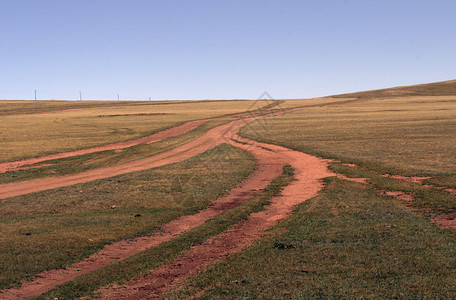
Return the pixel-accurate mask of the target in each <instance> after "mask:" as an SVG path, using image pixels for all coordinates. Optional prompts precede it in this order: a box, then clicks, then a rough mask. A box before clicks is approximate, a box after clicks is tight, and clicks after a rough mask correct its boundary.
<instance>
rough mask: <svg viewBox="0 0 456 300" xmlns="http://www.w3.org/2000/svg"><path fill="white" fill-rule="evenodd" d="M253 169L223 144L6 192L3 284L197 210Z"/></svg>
mask: <svg viewBox="0 0 456 300" xmlns="http://www.w3.org/2000/svg"><path fill="white" fill-rule="evenodd" d="M254 168H255V162H254V160H253V158H252V157H251V156H250V154H248V153H246V152H244V151H241V150H239V149H237V148H234V147H232V146H228V145H226V144H222V145H221V146H218V147H217V148H214V149H212V150H209V151H207V152H205V153H203V154H201V155H199V156H196V157H194V158H191V159H189V160H187V161H184V162H181V163H176V164H173V165H170V166H165V167H161V168H157V169H152V170H147V171H141V172H136V173H131V174H125V175H120V176H116V177H112V178H107V179H102V180H96V181H93V182H90V183H84V184H77V185H73V186H69V187H64V188H58V189H55V190H48V191H43V192H38V193H32V194H27V195H23V196H17V197H12V198H7V199H2V200H0V207H1V208H2V209H1V210H0V229H1V230H0V261H1V262H2V263H1V265H0V289H2V288H4V287H7V286H10V285H11V284H13V283H18V282H19V281H20V280H22V279H24V278H29V277H31V276H33V275H35V274H37V273H39V272H41V271H43V270H47V269H53V268H62V267H65V266H66V265H68V264H70V263H72V262H75V261H79V260H80V259H81V258H82V257H85V256H87V255H89V254H90V253H93V252H94V251H96V250H97V249H100V248H101V247H103V245H105V244H107V243H110V242H113V241H116V240H120V239H125V238H130V237H134V236H140V235H144V234H147V233H149V232H151V231H154V230H156V229H158V228H159V227H160V226H161V224H164V223H167V222H169V221H170V220H172V219H175V218H177V217H178V216H180V215H184V214H193V213H195V212H197V211H198V210H200V209H203V208H205V207H207V206H208V205H209V204H210V201H211V200H214V199H216V198H218V197H219V196H220V195H222V194H224V193H225V192H226V191H227V190H229V189H230V188H231V187H233V186H234V185H236V184H237V183H238V182H240V181H241V180H243V179H244V178H246V177H247V176H248V175H249V174H250V173H251V172H252V171H253V169H254ZM112 205H116V206H117V208H116V209H111V206H112ZM137 214H140V215H141V217H139V218H138V217H135V215H137Z"/></svg>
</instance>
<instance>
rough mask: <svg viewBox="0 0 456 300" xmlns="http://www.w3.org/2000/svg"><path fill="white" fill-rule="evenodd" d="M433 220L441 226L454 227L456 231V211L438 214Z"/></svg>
mask: <svg viewBox="0 0 456 300" xmlns="http://www.w3.org/2000/svg"><path fill="white" fill-rule="evenodd" d="M432 221H433V222H435V223H436V224H437V225H439V226H440V227H442V228H449V229H452V230H453V231H454V232H455V233H456V213H451V214H442V215H438V216H435V217H434V218H433V219H432Z"/></svg>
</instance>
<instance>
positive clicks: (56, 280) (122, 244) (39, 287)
mask: <svg viewBox="0 0 456 300" xmlns="http://www.w3.org/2000/svg"><path fill="white" fill-rule="evenodd" d="M253 155H254V156H255V159H256V161H257V164H258V166H257V169H256V170H255V171H254V172H253V173H252V174H251V175H250V176H249V178H248V179H246V180H245V181H244V182H242V183H241V185H240V186H238V187H236V188H234V189H232V190H231V191H230V192H229V193H228V194H227V195H225V196H222V197H220V198H219V199H217V200H216V201H214V205H213V206H211V207H209V208H207V209H205V210H202V211H200V212H198V213H197V214H194V215H187V216H182V217H180V218H177V219H175V220H173V221H171V222H170V223H168V224H165V225H163V226H162V230H160V231H158V232H155V233H153V234H151V235H150V236H147V237H141V238H137V239H134V240H122V241H119V242H116V243H113V244H111V245H108V246H106V247H105V248H103V249H102V250H100V251H98V252H96V253H94V254H93V255H91V256H89V257H88V258H86V259H84V260H83V261H81V262H78V263H75V264H73V265H71V266H70V267H68V268H66V269H64V270H51V271H46V272H43V273H41V274H39V276H38V277H37V279H35V280H33V281H29V282H24V283H23V284H22V286H21V287H20V288H17V289H10V290H7V291H5V292H4V293H3V294H0V298H1V299H22V298H27V297H33V296H38V295H40V294H42V293H44V292H46V291H47V290H49V289H52V288H54V287H55V286H57V285H59V284H61V283H64V282H67V281H70V280H72V279H74V278H76V277H78V276H80V275H83V274H87V273H90V272H92V271H94V270H97V269H100V268H102V267H104V266H106V265H109V264H112V263H114V262H116V261H120V260H123V259H125V258H127V257H129V256H131V255H134V254H136V253H139V252H141V251H144V250H146V249H148V248H150V247H153V246H157V245H159V244H161V243H163V242H166V241H169V240H171V239H173V238H174V237H176V236H177V235H179V234H182V233H184V232H186V231H188V230H190V229H192V228H195V227H196V226H199V225H201V224H203V223H204V222H205V221H207V220H209V219H211V218H213V217H215V216H216V215H218V214H220V213H222V212H223V211H226V210H229V209H231V208H233V207H236V206H238V205H240V204H242V203H243V202H245V201H247V200H248V199H250V198H251V197H253V196H254V195H255V194H257V193H258V192H260V191H261V190H262V189H264V188H265V187H266V186H268V185H269V184H270V182H271V181H272V180H273V179H274V178H276V177H277V176H279V175H280V174H281V172H282V168H283V165H284V162H283V161H282V159H281V157H280V156H279V155H278V154H277V153H275V152H271V151H267V150H264V149H259V151H255V153H253Z"/></svg>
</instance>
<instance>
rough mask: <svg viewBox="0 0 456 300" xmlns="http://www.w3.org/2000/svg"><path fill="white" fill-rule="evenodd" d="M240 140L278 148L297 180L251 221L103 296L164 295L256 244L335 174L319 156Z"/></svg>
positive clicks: (252, 148) (252, 147)
mask: <svg viewBox="0 0 456 300" xmlns="http://www.w3.org/2000/svg"><path fill="white" fill-rule="evenodd" d="M236 139H237V140H240V141H242V142H247V143H250V144H251V145H241V144H237V145H236V146H237V147H240V148H243V149H245V150H247V151H249V152H250V153H253V154H255V153H259V152H261V151H264V150H262V148H260V147H267V148H269V149H271V150H274V151H275V152H276V153H277V154H279V156H280V157H281V159H282V160H284V162H285V163H287V164H290V165H291V166H292V167H293V169H294V171H295V178H296V181H293V182H292V183H291V184H290V185H288V186H286V187H285V189H284V190H283V191H282V195H281V196H278V197H274V198H273V199H271V204H270V205H268V206H267V208H266V209H265V210H263V211H261V212H257V213H253V214H251V215H250V216H249V218H248V220H245V221H242V222H239V223H238V224H236V225H235V226H233V227H232V228H230V229H228V230H227V231H225V232H223V233H221V234H218V235H216V236H215V237H213V238H211V239H209V240H208V241H206V242H204V243H203V244H201V245H197V246H194V247H193V248H192V249H191V250H190V251H188V252H186V253H184V254H183V255H181V256H180V257H179V258H177V259H176V260H175V261H174V262H173V263H172V264H168V265H163V266H161V267H159V268H157V269H155V270H153V271H152V272H151V273H150V274H149V275H147V276H145V277H143V278H139V279H136V280H133V281H130V282H128V283H127V284H125V285H122V286H115V287H107V288H104V289H102V290H101V292H103V297H102V298H103V299H155V298H159V297H161V296H163V294H164V292H166V291H167V290H169V289H170V288H172V287H174V286H175V285H176V284H178V283H179V282H181V281H183V280H185V278H187V277H188V276H189V275H193V274H196V273H198V272H199V271H201V270H202V269H203V268H204V267H205V266H207V265H208V264H211V263H214V262H216V261H218V260H220V259H223V258H226V257H229V256H230V255H232V254H234V253H237V252H239V251H241V250H242V249H244V248H246V247H248V246H250V245H252V244H253V243H254V241H255V240H257V239H259V238H260V237H261V236H262V235H263V234H264V232H265V230H267V229H268V228H270V227H272V226H274V225H276V224H277V223H278V222H280V221H281V220H283V219H284V218H285V217H287V216H289V215H290V214H291V213H292V211H293V208H294V207H295V206H296V205H297V204H299V203H302V202H304V201H306V200H307V199H310V198H312V197H314V196H316V195H317V194H318V192H319V191H320V189H321V188H322V187H323V184H322V182H321V179H323V178H325V177H328V176H332V175H334V174H332V173H331V172H330V171H328V169H327V163H326V162H325V161H323V160H322V159H319V158H317V157H314V156H311V155H307V154H304V153H301V152H298V151H293V150H289V149H286V148H283V147H279V146H275V145H268V144H263V143H257V142H253V141H250V140H247V139H243V138H240V137H236ZM233 144H234V143H233Z"/></svg>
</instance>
